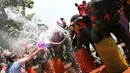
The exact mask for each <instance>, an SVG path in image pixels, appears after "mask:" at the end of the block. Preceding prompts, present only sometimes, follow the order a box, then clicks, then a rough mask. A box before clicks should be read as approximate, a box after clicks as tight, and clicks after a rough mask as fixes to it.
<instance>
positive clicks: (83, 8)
mask: <svg viewBox="0 0 130 73" xmlns="http://www.w3.org/2000/svg"><path fill="white" fill-rule="evenodd" d="M86 6H87V5H83V4H80V5H79V6H78V11H79V14H80V16H86Z"/></svg>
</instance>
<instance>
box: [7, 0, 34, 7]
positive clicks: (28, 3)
mask: <svg viewBox="0 0 130 73" xmlns="http://www.w3.org/2000/svg"><path fill="white" fill-rule="evenodd" d="M33 4H34V2H33V1H32V0H6V2H5V5H6V6H7V7H8V6H14V7H17V6H22V7H27V8H33Z"/></svg>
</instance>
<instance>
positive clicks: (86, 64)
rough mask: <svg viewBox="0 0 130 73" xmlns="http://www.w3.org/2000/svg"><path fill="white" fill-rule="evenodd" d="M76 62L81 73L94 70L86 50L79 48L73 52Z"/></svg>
mask: <svg viewBox="0 0 130 73" xmlns="http://www.w3.org/2000/svg"><path fill="white" fill-rule="evenodd" d="M73 54H74V56H75V59H76V62H77V63H78V65H79V67H80V68H81V70H82V71H83V72H86V73H87V72H89V71H90V70H92V69H93V68H94V63H93V60H92V57H91V56H90V54H89V53H88V51H87V49H85V48H80V49H78V50H76V51H74V52H73Z"/></svg>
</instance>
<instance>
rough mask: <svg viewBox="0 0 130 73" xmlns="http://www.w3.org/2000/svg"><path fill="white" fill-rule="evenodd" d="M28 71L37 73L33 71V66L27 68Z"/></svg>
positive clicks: (28, 72)
mask: <svg viewBox="0 0 130 73" xmlns="http://www.w3.org/2000/svg"><path fill="white" fill-rule="evenodd" d="M26 71H27V73H35V71H34V69H33V67H32V66H31V67H28V68H26Z"/></svg>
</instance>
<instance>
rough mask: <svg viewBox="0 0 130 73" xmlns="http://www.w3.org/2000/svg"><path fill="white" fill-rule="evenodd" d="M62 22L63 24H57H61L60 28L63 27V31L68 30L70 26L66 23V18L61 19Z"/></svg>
mask: <svg viewBox="0 0 130 73" xmlns="http://www.w3.org/2000/svg"><path fill="white" fill-rule="evenodd" d="M60 20H61V23H60V22H58V21H57V24H60V26H61V27H63V29H66V30H67V29H68V26H67V23H66V21H65V19H64V18H60Z"/></svg>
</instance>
